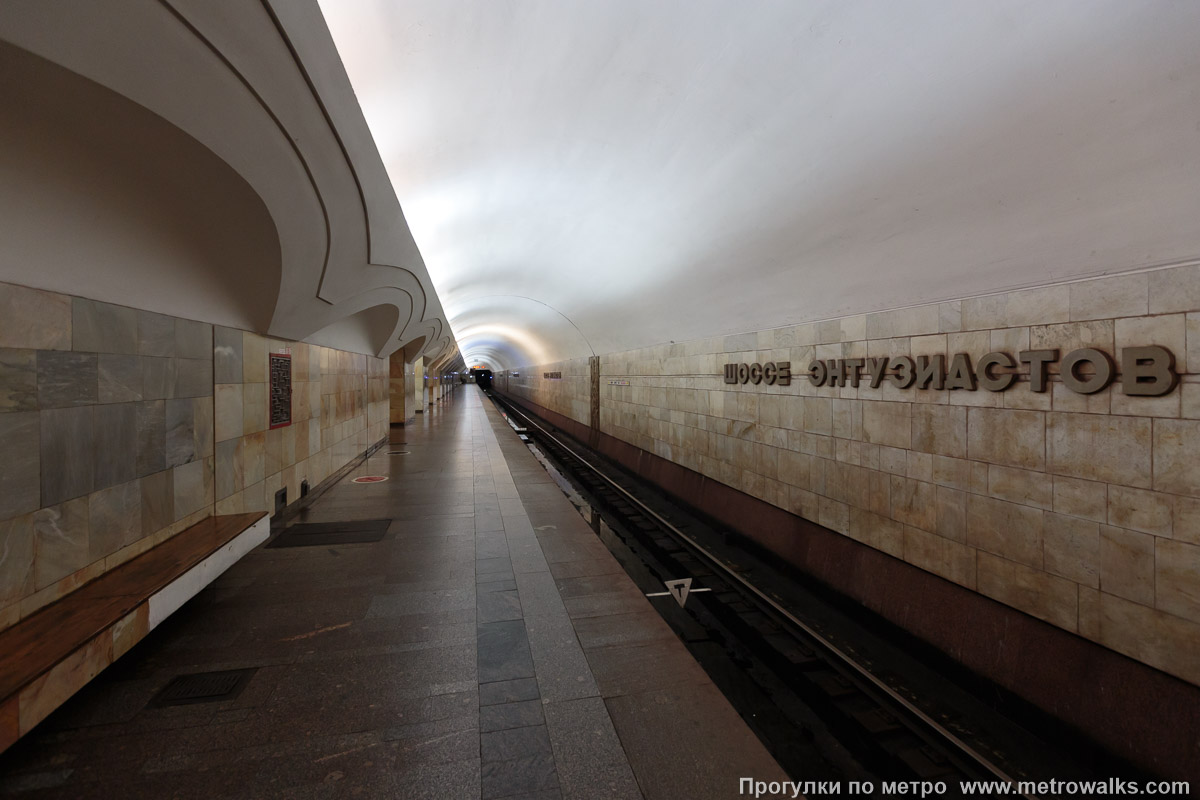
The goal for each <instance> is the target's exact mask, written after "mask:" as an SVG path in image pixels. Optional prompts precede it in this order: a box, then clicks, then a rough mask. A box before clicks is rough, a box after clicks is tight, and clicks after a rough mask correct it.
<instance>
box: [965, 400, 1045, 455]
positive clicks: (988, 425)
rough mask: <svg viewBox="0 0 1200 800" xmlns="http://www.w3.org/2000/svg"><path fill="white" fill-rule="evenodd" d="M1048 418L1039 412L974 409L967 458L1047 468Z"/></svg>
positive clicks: (969, 415) (968, 427) (968, 424)
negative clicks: (1046, 423)
mask: <svg viewBox="0 0 1200 800" xmlns="http://www.w3.org/2000/svg"><path fill="white" fill-rule="evenodd" d="M1045 419H1046V415H1045V414H1042V413H1041V412H1038V411H1012V410H1009V409H992V408H972V409H970V410H969V411H968V416H967V456H968V457H969V458H970V459H972V460H974V461H986V462H988V463H991V464H1003V465H1006V466H1010V467H1022V468H1025V469H1034V470H1042V469H1045V467H1046V425H1045Z"/></svg>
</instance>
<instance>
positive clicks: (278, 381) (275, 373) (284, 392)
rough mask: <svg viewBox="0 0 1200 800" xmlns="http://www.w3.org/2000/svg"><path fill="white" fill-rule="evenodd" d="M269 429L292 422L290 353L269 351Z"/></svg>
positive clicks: (285, 425) (282, 426) (283, 426)
mask: <svg viewBox="0 0 1200 800" xmlns="http://www.w3.org/2000/svg"><path fill="white" fill-rule="evenodd" d="M268 358H269V359H270V361H269V364H270V371H269V373H268V374H269V378H270V381H271V401H270V402H271V407H270V409H269V410H270V425H271V430H274V429H275V428H285V427H287V426H288V425H291V424H292V356H291V353H271V354H270V355H269V356H268Z"/></svg>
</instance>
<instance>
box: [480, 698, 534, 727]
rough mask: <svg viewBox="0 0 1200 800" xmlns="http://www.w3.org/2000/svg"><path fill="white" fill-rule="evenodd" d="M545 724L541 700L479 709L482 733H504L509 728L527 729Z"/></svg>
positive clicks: (500, 704) (501, 704)
mask: <svg viewBox="0 0 1200 800" xmlns="http://www.w3.org/2000/svg"><path fill="white" fill-rule="evenodd" d="M544 722H545V717H544V716H543V715H542V701H541V700H524V701H521V702H516V703H499V704H497V705H491V706H482V707H481V708H480V709H479V730H480V732H481V733H489V732H491V731H502V730H507V729H508V728H527V727H529V726H531V725H541V724H543V723H544Z"/></svg>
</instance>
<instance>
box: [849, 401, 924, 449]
mask: <svg viewBox="0 0 1200 800" xmlns="http://www.w3.org/2000/svg"><path fill="white" fill-rule="evenodd" d="M861 403H862V405H861V409H862V438H863V440H864V441H867V442H871V443H873V444H881V445H885V446H887V447H898V448H903V449H906V450H907V449H908V448H909V447H910V446H911V444H912V408H913V407H912V405H910V404H909V403H883V402H877V401H872V400H866V401H861Z"/></svg>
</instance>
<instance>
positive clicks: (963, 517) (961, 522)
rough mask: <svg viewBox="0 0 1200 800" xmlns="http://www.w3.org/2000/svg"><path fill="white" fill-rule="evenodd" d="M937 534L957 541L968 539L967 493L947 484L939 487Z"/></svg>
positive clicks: (937, 494) (936, 494) (936, 496)
mask: <svg viewBox="0 0 1200 800" xmlns="http://www.w3.org/2000/svg"><path fill="white" fill-rule="evenodd" d="M935 498H936V503H937V527H936V532H937V535H938V536H940V537H942V538H945V539H950V540H951V541H955V542H960V543H961V542H966V541H967V494H966V492H962V491H959V490H957V489H950V488H948V487H945V486H939V487H937V491H936V493H935Z"/></svg>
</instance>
